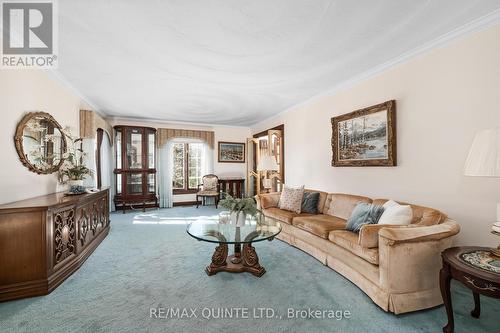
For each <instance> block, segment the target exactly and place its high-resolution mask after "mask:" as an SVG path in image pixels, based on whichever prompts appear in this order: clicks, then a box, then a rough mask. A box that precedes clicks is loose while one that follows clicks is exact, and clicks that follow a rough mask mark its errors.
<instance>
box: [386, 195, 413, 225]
mask: <svg viewBox="0 0 500 333" xmlns="http://www.w3.org/2000/svg"><path fill="white" fill-rule="evenodd" d="M383 207H384V213H383V214H382V216H381V217H380V220H379V221H378V224H394V225H409V224H410V223H411V220H412V219H413V211H412V209H411V207H410V206H408V205H400V204H398V203H397V202H396V201H393V200H389V201H387V202H386V203H385V204H384V206H383Z"/></svg>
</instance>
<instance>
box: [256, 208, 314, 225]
mask: <svg viewBox="0 0 500 333" xmlns="http://www.w3.org/2000/svg"><path fill="white" fill-rule="evenodd" d="M262 212H263V213H264V215H265V216H269V217H272V218H275V219H277V220H279V221H281V222H285V223H288V224H292V219H293V218H294V217H297V216H314V215H312V214H307V213H301V214H297V213H294V212H290V211H288V210H283V209H279V208H278V207H270V208H267V209H264V210H262Z"/></svg>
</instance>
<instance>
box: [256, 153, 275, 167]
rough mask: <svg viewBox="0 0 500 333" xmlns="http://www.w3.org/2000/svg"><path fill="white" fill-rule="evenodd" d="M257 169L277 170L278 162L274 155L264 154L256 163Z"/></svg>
mask: <svg viewBox="0 0 500 333" xmlns="http://www.w3.org/2000/svg"><path fill="white" fill-rule="evenodd" d="M257 171H279V166H278V163H276V158H275V157H274V156H269V155H264V156H262V158H261V159H260V161H259V164H257Z"/></svg>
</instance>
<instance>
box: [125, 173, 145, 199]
mask: <svg viewBox="0 0 500 333" xmlns="http://www.w3.org/2000/svg"><path fill="white" fill-rule="evenodd" d="M126 178H127V193H128V194H142V173H128V174H127V177H126Z"/></svg>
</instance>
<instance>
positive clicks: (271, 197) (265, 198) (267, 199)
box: [259, 193, 280, 209]
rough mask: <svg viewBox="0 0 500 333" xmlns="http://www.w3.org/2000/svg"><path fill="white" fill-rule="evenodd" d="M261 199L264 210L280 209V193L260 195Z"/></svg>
mask: <svg viewBox="0 0 500 333" xmlns="http://www.w3.org/2000/svg"><path fill="white" fill-rule="evenodd" d="M259 198H260V205H261V208H262V209H266V208H271V207H278V203H279V201H280V194H279V193H272V194H263V195H260V196H259Z"/></svg>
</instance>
